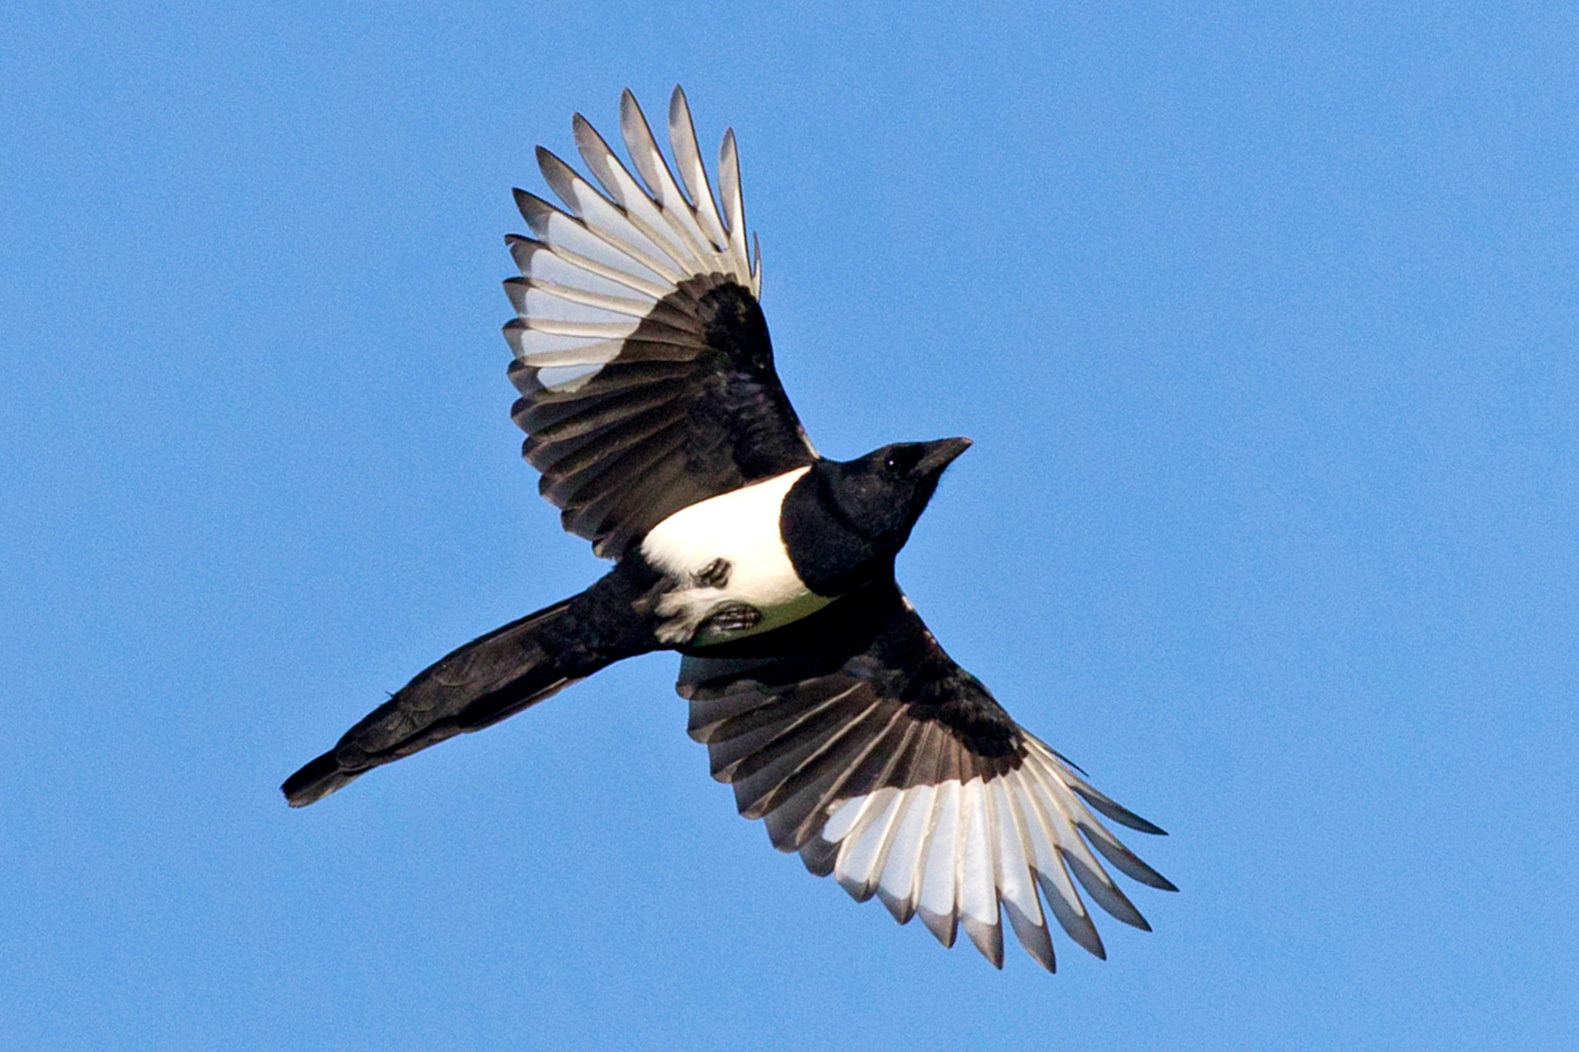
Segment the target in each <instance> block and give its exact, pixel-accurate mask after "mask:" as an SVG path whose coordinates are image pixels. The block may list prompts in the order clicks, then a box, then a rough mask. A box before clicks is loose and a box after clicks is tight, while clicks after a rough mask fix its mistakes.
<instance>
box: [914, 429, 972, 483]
mask: <svg viewBox="0 0 1579 1052" xmlns="http://www.w3.org/2000/svg"><path fill="white" fill-rule="evenodd" d="M970 447H971V441H970V439H968V438H940V439H938V440H937V441H936V442H928V443H927V451H926V452H925V453H924V454H922V456H921V459H920V460H918V461H917V462H916V473H917V474H918V475H936V474H939V473H941V472H942V470H943V469H944V468H946V467H948V466H949V465H950V464H952V463H954V458H955V457H957V456H959V455H960V454H961V453H963V452H965V451H966V450H967V449H969V448H970Z"/></svg>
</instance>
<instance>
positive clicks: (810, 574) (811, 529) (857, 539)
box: [779, 463, 894, 597]
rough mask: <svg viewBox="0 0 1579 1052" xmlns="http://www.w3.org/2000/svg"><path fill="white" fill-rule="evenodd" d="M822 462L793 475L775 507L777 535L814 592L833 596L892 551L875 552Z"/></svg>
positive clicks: (888, 565)
mask: <svg viewBox="0 0 1579 1052" xmlns="http://www.w3.org/2000/svg"><path fill="white" fill-rule="evenodd" d="M822 467H823V465H822V464H820V463H819V464H814V465H812V467H811V470H809V471H807V472H806V474H805V475H803V476H801V477H800V478H799V479H797V480H796V482H795V484H794V485H793V486H791V487H790V490H789V492H788V493H787V494H785V496H784V503H783V504H782V505H781V506H780V508H779V534H780V536H781V537H783V539H784V550H785V552H786V553H787V554H788V555H789V560H790V564H791V565H792V566H794V568H795V574H796V576H798V577H799V578H800V579H801V580H802V581H804V582H805V584H806V586H807V587H808V588H810V589H811V590H812V591H813V592H815V593H816V594H818V595H823V596H830V597H831V596H839V595H843V594H844V593H846V592H848V591H850V590H851V589H852V588H856V587H858V586H859V585H862V584H865V583H866V582H867V581H870V580H872V579H874V578H875V577H877V576H879V575H881V574H882V573H884V572H888V573H892V572H893V565H894V557H893V553H892V552H883V551H880V550H879V549H878V548H877V546H876V545H875V544H873V542H872V541H871V540H869V539H867V538H866V537H865V536H863V535H862V534H861V533H860V531H858V530H857V529H856V528H855V525H854V524H853V523H852V522H851V521H850V520H849V518H848V517H847V516H846V515H845V514H844V513H843V511H842V510H841V508H840V507H839V502H838V500H837V499H836V498H835V496H834V494H833V492H832V488H831V487H830V486H829V478H828V474H827V472H826V471H823V470H819V469H821V468H822Z"/></svg>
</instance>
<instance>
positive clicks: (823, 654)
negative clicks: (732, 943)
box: [678, 581, 1174, 971]
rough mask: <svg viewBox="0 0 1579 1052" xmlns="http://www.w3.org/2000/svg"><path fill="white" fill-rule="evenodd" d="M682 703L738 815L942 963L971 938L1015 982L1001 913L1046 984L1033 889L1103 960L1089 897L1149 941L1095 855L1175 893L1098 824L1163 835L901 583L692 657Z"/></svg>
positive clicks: (1044, 945) (1044, 937) (1049, 957)
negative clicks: (933, 944)
mask: <svg viewBox="0 0 1579 1052" xmlns="http://www.w3.org/2000/svg"><path fill="white" fill-rule="evenodd" d="M678 689H679V692H680V694H681V695H682V696H684V697H686V698H688V699H689V700H690V703H691V722H690V733H691V736H692V737H693V738H695V739H696V740H698V741H700V742H704V743H706V745H707V747H708V755H709V759H710V760H711V764H712V771H713V776H714V777H715V778H717V779H719V780H720V781H724V782H729V783H732V784H733V785H734V788H735V800H736V803H737V805H738V806H739V808H740V812H741V814H743V815H745V816H746V817H748V818H763V819H765V820H766V824H767V829H768V834H769V836H770V837H771V838H772V841H773V844H774V846H775V847H777V848H779V849H780V850H782V851H799V852H800V854H801V858H802V859H803V860H804V861H805V863H806V867H807V868H808V869H809V870H811V871H812V872H813V873H815V874H817V875H819V876H826V875H828V874H829V873H832V874H833V875H834V877H835V879H837V880H838V882H839V883H840V884H841V885H843V887H844V888H845V890H847V891H848V892H849V893H850V894H851V895H852V896H854V897H855V898H856V899H857V900H861V901H864V900H865V899H868V898H870V897H871V896H872V895H874V894H875V895H877V896H878V897H880V898H881V899H882V901H883V903H884V904H885V905H886V906H887V907H888V908H889V910H890V911H891V912H892V913H893V915H894V917H895V919H897V920H898V921H899V922H900V923H901V924H903V923H905V922H907V921H909V920H910V918H911V917H912V916H913V915H916V914H919V915H920V916H921V919H922V920H923V921H924V922H925V923H926V926H927V927H928V928H929V929H930V930H931V931H932V933H933V934H934V935H936V936H937V937H938V939H939V940H940V941H941V942H942V943H943V944H944V945H945V946H950V945H952V944H953V942H954V937H955V933H956V930H957V926H958V925H961V924H963V926H964V928H965V931H966V933H967V934H968V935H969V936H970V938H971V940H972V941H973V942H974V943H975V944H976V946H977V948H978V949H980V950H981V952H982V953H983V954H984V955H985V956H986V957H987V959H988V960H990V961H992V963H993V964H994V965H996V966H998V967H1002V964H1003V934H1002V928H1001V926H1000V914H999V905H1000V903H1001V904H1002V907H1003V911H1004V912H1006V913H1007V914H1008V917H1009V922H1010V924H1011V925H1012V926H1013V928H1014V931H1015V934H1016V935H1017V936H1019V939H1020V942H1021V944H1022V945H1024V947H1025V948H1026V950H1027V951H1028V952H1029V953H1030V954H1031V956H1032V957H1034V958H1035V959H1036V960H1037V961H1038V962H1039V963H1040V964H1042V965H1043V966H1044V967H1046V968H1047V969H1048V970H1049V971H1051V970H1052V969H1053V967H1054V956H1053V947H1052V942H1051V940H1050V939H1049V937H1048V924H1047V922H1046V920H1045V919H1044V914H1043V912H1042V907H1041V903H1040V901H1039V900H1038V898H1037V890H1038V889H1040V891H1041V895H1042V897H1043V899H1045V901H1046V903H1047V906H1048V908H1049V909H1050V910H1051V912H1052V914H1053V917H1054V918H1055V919H1056V920H1057V921H1058V923H1059V924H1060V925H1061V926H1062V927H1063V929H1064V930H1065V931H1066V932H1068V934H1069V935H1070V937H1071V938H1073V939H1074V941H1075V942H1077V943H1079V944H1080V945H1081V946H1083V947H1084V948H1085V949H1087V950H1089V951H1090V952H1092V953H1093V954H1096V955H1097V956H1098V957H1102V956H1105V951H1104V950H1103V948H1102V941H1101V938H1100V937H1099V936H1098V935H1097V931H1096V927H1095V926H1094V925H1093V924H1092V921H1091V917H1090V915H1089V913H1088V912H1087V911H1086V907H1085V904H1084V903H1083V901H1082V900H1081V897H1080V893H1079V890H1078V888H1081V887H1083V888H1085V890H1086V892H1087V893H1088V894H1089V895H1090V896H1091V898H1093V899H1094V900H1096V902H1097V903H1099V904H1100V905H1101V906H1102V907H1103V908H1104V909H1106V910H1107V911H1108V912H1109V913H1111V914H1112V915H1113V916H1115V917H1117V918H1118V919H1119V920H1122V921H1124V922H1126V923H1128V924H1132V925H1134V926H1136V927H1138V928H1142V929H1145V930H1150V928H1149V926H1148V925H1147V923H1146V921H1145V918H1143V917H1142V916H1141V915H1140V912H1139V911H1138V910H1136V909H1135V907H1134V906H1133V905H1132V904H1131V903H1130V901H1129V899H1128V898H1127V897H1125V895H1124V893H1123V892H1122V891H1120V890H1119V888H1118V886H1117V885H1116V884H1115V883H1114V882H1113V879H1112V878H1111V877H1110V876H1109V875H1108V873H1107V872H1106V870H1105V869H1104V868H1103V865H1102V862H1101V861H1100V860H1099V859H1098V857H1097V856H1098V855H1100V856H1101V857H1102V858H1105V859H1106V860H1107V861H1108V863H1110V864H1111V865H1112V866H1113V867H1114V868H1116V869H1118V870H1119V871H1121V872H1123V873H1125V874H1126V875H1128V876H1130V877H1132V878H1133V879H1135V880H1138V881H1140V882H1141V883H1144V884H1149V885H1150V886H1152V887H1155V888H1161V889H1164V890H1168V891H1172V890H1174V887H1173V885H1172V884H1171V883H1169V882H1168V881H1167V880H1166V879H1165V878H1163V877H1162V876H1161V875H1160V874H1158V873H1157V872H1156V871H1155V870H1153V869H1152V868H1151V867H1150V866H1148V865H1146V863H1144V862H1142V861H1141V860H1140V859H1139V858H1137V857H1136V856H1135V855H1134V854H1133V853H1132V852H1131V851H1130V850H1129V849H1128V848H1126V847H1125V846H1124V845H1123V844H1122V843H1120V842H1119V840H1118V839H1117V838H1116V837H1115V836H1114V835H1113V834H1112V832H1111V831H1109V830H1108V828H1107V827H1106V826H1104V825H1103V824H1102V822H1101V820H1100V819H1099V818H1098V817H1097V815H1098V812H1100V813H1101V814H1102V815H1105V816H1106V817H1108V818H1109V819H1112V820H1113V821H1115V822H1118V823H1120V824H1122V825H1126V826H1129V827H1130V828H1132V829H1137V830H1140V831H1142V832H1146V833H1161V832H1162V830H1161V829H1158V828H1157V827H1156V826H1154V825H1152V824H1151V823H1150V822H1147V821H1146V820H1145V819H1143V818H1140V817H1138V816H1137V815H1135V814H1133V813H1131V812H1130V811H1128V810H1126V809H1125V808H1123V807H1120V806H1119V805H1118V804H1116V803H1114V802H1113V801H1112V800H1110V799H1109V798H1108V797H1106V796H1104V795H1103V794H1102V793H1100V792H1098V791H1097V790H1096V789H1094V788H1092V787H1091V785H1090V784H1089V783H1088V782H1087V781H1086V778H1085V776H1084V774H1083V773H1082V772H1081V771H1080V770H1079V768H1077V767H1075V766H1074V764H1072V763H1070V762H1069V761H1068V760H1066V759H1064V758H1063V757H1062V756H1060V755H1059V754H1058V753H1056V752H1054V751H1053V750H1052V749H1050V748H1048V747H1047V746H1046V745H1044V744H1043V743H1042V742H1040V741H1038V740H1037V739H1036V738H1034V737H1032V736H1031V735H1030V734H1029V733H1027V732H1026V731H1025V730H1024V729H1022V728H1021V727H1020V726H1019V725H1018V724H1016V723H1015V722H1014V720H1012V719H1010V717H1009V715H1008V713H1006V712H1005V711H1004V710H1003V708H1002V707H1001V706H1000V705H999V704H998V703H997V702H996V701H995V700H993V697H992V695H991V694H989V693H988V692H987V690H986V688H985V687H983V686H982V685H981V683H980V682H979V681H978V680H977V679H976V678H975V677H974V676H972V675H971V674H970V673H969V672H966V671H965V670H964V669H962V668H960V667H959V666H958V665H956V664H955V663H954V662H953V661H952V660H951V659H950V658H949V656H948V655H947V654H945V653H944V652H943V649H942V647H940V646H939V645H938V643H937V640H936V639H935V638H933V636H932V633H931V632H929V631H928V630H927V627H926V625H925V624H923V623H922V621H921V618H920V617H919V616H918V615H917V614H916V612H915V609H914V608H913V607H912V606H911V605H910V601H909V600H908V599H907V598H905V596H904V595H903V594H902V593H901V592H900V591H899V588H898V586H897V585H896V584H894V583H893V582H892V581H885V582H880V583H877V584H873V585H870V586H867V587H866V588H863V589H861V590H859V591H857V592H854V593H852V594H850V595H848V596H846V597H844V598H843V599H840V600H839V601H838V602H836V603H834V604H832V605H831V606H829V607H828V608H826V609H825V610H823V611H821V612H819V613H817V614H814V615H812V616H810V617H808V618H805V619H803V620H801V621H798V622H796V623H794V624H792V625H788V626H785V627H784V628H781V629H777V630H776V631H773V632H769V633H764V634H763V635H761V636H758V637H755V638H752V639H745V640H740V641H738V642H735V643H729V644H723V645H721V646H715V647H709V648H705V649H699V650H696V651H693V652H690V653H688V654H687V655H686V657H685V660H684V663H683V664H682V665H681V668H680V682H679V687H678ZM1092 849H1095V852H1093V850H1092Z"/></svg>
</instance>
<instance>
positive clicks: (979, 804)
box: [818, 736, 1166, 965]
mask: <svg viewBox="0 0 1579 1052" xmlns="http://www.w3.org/2000/svg"><path fill="white" fill-rule="evenodd" d="M1027 743H1028V748H1029V751H1028V752H1027V754H1026V756H1025V758H1024V763H1023V764H1022V766H1021V767H1020V768H1018V769H1017V770H1014V771H1011V772H1009V773H1007V774H1005V775H1003V776H1001V777H998V778H994V779H992V780H991V781H984V780H982V779H980V778H974V779H971V780H969V781H966V782H960V781H958V780H952V781H945V782H941V783H939V784H937V785H915V786H910V787H908V788H905V789H896V788H883V789H878V790H876V791H875V792H872V793H870V794H867V795H864V796H856V797H851V798H849V799H847V800H844V801H841V802H840V803H839V804H838V805H837V806H836V807H835V808H834V810H833V811H832V812H831V814H830V815H829V817H828V821H827V823H826V824H825V825H824V826H823V828H822V831H821V833H819V834H818V837H819V838H820V839H821V840H822V841H823V842H824V844H826V845H838V847H837V851H838V854H837V860H836V862H835V863H834V875H835V878H836V879H837V880H838V882H839V883H840V885H842V886H843V887H844V888H845V890H846V891H848V892H849V893H850V894H851V895H852V896H854V897H855V898H857V899H862V900H864V899H866V898H869V897H871V896H872V895H873V894H876V895H877V896H878V897H879V898H880V899H881V900H882V901H883V903H884V904H885V905H886V906H888V908H889V910H890V911H891V912H892V913H893V914H894V916H895V918H896V919H898V920H899V921H900V922H901V923H904V922H905V921H908V920H909V919H910V918H911V917H912V916H914V915H916V914H919V915H920V916H921V918H922V920H923V921H924V922H925V923H926V925H927V927H928V928H929V929H930V930H931V931H932V933H933V934H934V935H936V936H937V937H938V939H939V941H941V942H942V943H943V944H944V945H952V944H953V942H954V935H955V931H956V924H957V923H963V925H964V927H965V930H966V933H967V934H968V935H969V936H970V938H971V941H972V942H974V943H975V944H976V946H977V947H978V948H979V949H980V950H981V952H982V953H983V954H985V955H986V956H987V957H988V958H989V959H991V960H993V961H994V962H995V963H1001V961H1002V955H1003V942H1002V938H1003V937H1002V931H1001V928H1000V927H999V924H1000V915H999V904H1000V903H1001V904H1002V905H1003V907H1004V910H1005V912H1007V914H1008V916H1009V922H1010V925H1011V926H1012V927H1013V928H1014V930H1015V934H1016V935H1018V936H1019V939H1020V942H1021V944H1022V945H1024V946H1025V948H1026V950H1027V951H1028V952H1029V953H1030V954H1031V955H1032V956H1033V957H1035V958H1036V959H1037V960H1038V961H1040V962H1041V963H1042V964H1043V965H1050V964H1051V961H1052V943H1051V940H1050V939H1049V938H1048V932H1047V923H1046V920H1045V919H1044V917H1043V914H1042V910H1041V905H1040V903H1039V902H1038V899H1037V893H1036V888H1037V886H1040V889H1041V892H1042V896H1043V897H1045V898H1046V900H1047V903H1048V906H1049V908H1050V909H1051V910H1052V912H1053V915H1054V916H1055V917H1056V918H1057V919H1058V922H1059V924H1060V925H1061V926H1062V927H1063V929H1064V930H1065V931H1066V932H1068V933H1069V936H1070V937H1071V938H1072V939H1074V940H1075V941H1076V942H1077V943H1079V944H1080V945H1081V946H1083V947H1085V948H1086V949H1087V950H1089V951H1091V952H1092V953H1094V954H1096V955H1097V956H1098V957H1103V956H1106V952H1105V951H1104V949H1103V947H1102V940H1101V938H1100V937H1099V936H1098V935H1097V931H1096V926H1095V925H1094V924H1093V923H1092V921H1091V917H1090V914H1089V913H1088V912H1087V911H1086V908H1085V905H1084V903H1083V902H1082V901H1081V897H1080V894H1079V892H1078V891H1077V890H1076V885H1077V883H1078V885H1079V886H1080V887H1083V888H1085V890H1086V892H1087V893H1088V894H1090V895H1091V897H1092V898H1093V899H1095V900H1096V901H1097V903H1098V904H1100V905H1101V906H1102V907H1103V908H1104V909H1106V910H1107V911H1108V912H1109V913H1111V914H1112V915H1113V916H1115V917H1117V918H1118V919H1119V920H1121V921H1124V922H1125V923H1126V924H1131V925H1134V926H1135V927H1137V928H1142V929H1145V930H1148V931H1149V930H1150V926H1149V925H1147V923H1146V921H1145V919H1144V918H1142V917H1141V915H1140V913H1139V912H1138V911H1136V909H1135V907H1134V906H1132V905H1131V904H1130V902H1129V900H1128V899H1127V898H1125V896H1124V894H1123V892H1121V891H1120V890H1119V889H1118V886H1117V885H1115V884H1114V883H1113V881H1112V879H1111V878H1110V877H1108V875H1107V873H1106V872H1105V871H1104V870H1103V867H1102V865H1101V863H1100V862H1098V861H1097V859H1096V857H1095V856H1094V855H1093V854H1092V852H1091V849H1090V847H1088V846H1087V844H1086V842H1085V841H1084V840H1083V839H1082V835H1084V836H1085V837H1089V838H1090V839H1091V841H1092V843H1093V844H1096V845H1097V850H1098V851H1100V852H1101V853H1102V854H1103V855H1105V856H1107V857H1108V859H1109V860H1110V861H1112V862H1114V864H1115V865H1121V868H1124V869H1125V870H1126V871H1127V872H1129V873H1130V875H1131V876H1135V877H1136V878H1137V879H1141V880H1143V881H1145V882H1146V883H1151V884H1158V885H1166V881H1163V880H1162V879H1161V878H1160V877H1157V876H1156V875H1155V874H1154V873H1153V872H1152V871H1151V870H1150V869H1149V867H1145V866H1144V864H1143V863H1139V860H1138V859H1134V856H1133V855H1131V854H1130V853H1129V851H1128V849H1127V848H1125V847H1124V846H1123V845H1122V844H1121V843H1119V841H1118V839H1117V838H1116V837H1115V836H1113V834H1112V833H1111V832H1110V831H1109V830H1108V829H1107V828H1106V827H1105V826H1103V825H1102V823H1101V820H1100V819H1098V818H1097V816H1096V814H1095V813H1094V812H1093V811H1092V810H1091V808H1090V807H1089V806H1088V805H1087V803H1086V801H1085V800H1084V799H1082V792H1084V791H1092V792H1094V790H1090V787H1089V786H1088V785H1087V784H1086V783H1085V780H1084V779H1083V778H1081V777H1080V775H1079V773H1078V772H1077V771H1076V769H1075V768H1074V767H1073V765H1072V764H1069V763H1068V761H1066V760H1064V759H1063V758H1062V757H1061V756H1059V755H1058V754H1057V753H1055V752H1053V751H1052V750H1051V749H1049V748H1047V746H1045V745H1043V744H1042V743H1041V742H1039V741H1037V740H1035V739H1034V738H1030V737H1029V736H1027ZM1120 859H1123V862H1124V863H1125V864H1121V863H1120ZM1132 859H1133V860H1134V863H1133V864H1130V860H1132Z"/></svg>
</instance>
